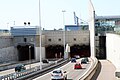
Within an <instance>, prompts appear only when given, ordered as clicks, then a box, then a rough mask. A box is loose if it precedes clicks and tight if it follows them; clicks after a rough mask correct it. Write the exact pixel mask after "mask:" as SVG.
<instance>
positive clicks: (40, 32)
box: [39, 0, 42, 70]
mask: <svg viewBox="0 0 120 80" xmlns="http://www.w3.org/2000/svg"><path fill="white" fill-rule="evenodd" d="M39 34H40V70H41V69H42V56H41V53H42V51H41V37H42V30H41V9H40V0H39Z"/></svg>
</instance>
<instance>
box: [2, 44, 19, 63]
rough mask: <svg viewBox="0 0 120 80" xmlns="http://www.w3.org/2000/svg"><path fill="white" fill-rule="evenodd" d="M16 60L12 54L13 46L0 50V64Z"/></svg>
mask: <svg viewBox="0 0 120 80" xmlns="http://www.w3.org/2000/svg"><path fill="white" fill-rule="evenodd" d="M16 60H17V54H16V53H15V52H14V47H13V46H11V47H7V48H2V49H0V63H1V62H8V61H16Z"/></svg>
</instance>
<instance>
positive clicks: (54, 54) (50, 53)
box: [46, 45, 64, 58]
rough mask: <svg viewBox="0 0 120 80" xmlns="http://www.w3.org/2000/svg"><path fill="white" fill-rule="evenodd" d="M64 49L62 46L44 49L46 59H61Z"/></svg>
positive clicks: (51, 46) (50, 46) (49, 46)
mask: <svg viewBox="0 0 120 80" xmlns="http://www.w3.org/2000/svg"><path fill="white" fill-rule="evenodd" d="M63 56H64V47H63V46H62V45H48V46H47V47H46V58H63Z"/></svg>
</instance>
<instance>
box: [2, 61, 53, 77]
mask: <svg viewBox="0 0 120 80" xmlns="http://www.w3.org/2000/svg"><path fill="white" fill-rule="evenodd" d="M52 62H53V61H51V62H50V63H52ZM39 65H40V63H39V62H38V63H33V64H29V65H25V67H26V69H30V66H31V68H32V67H35V66H39ZM47 65H48V64H47V63H43V64H42V66H43V67H44V66H47ZM14 72H15V69H9V70H4V71H0V76H4V75H7V74H11V73H14Z"/></svg>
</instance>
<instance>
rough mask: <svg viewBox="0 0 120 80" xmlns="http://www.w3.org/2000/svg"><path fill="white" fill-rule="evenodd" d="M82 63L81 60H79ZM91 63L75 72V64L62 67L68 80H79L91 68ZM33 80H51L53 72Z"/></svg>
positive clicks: (83, 65)
mask: <svg viewBox="0 0 120 80" xmlns="http://www.w3.org/2000/svg"><path fill="white" fill-rule="evenodd" d="M78 62H80V59H79V60H78ZM90 62H91V61H90ZM90 62H89V63H88V64H82V67H83V69H77V70H74V64H75V63H71V62H69V63H68V64H66V65H64V66H62V67H60V68H61V69H62V70H63V71H67V79H68V80H79V78H80V76H81V75H82V74H83V73H84V72H85V71H86V70H87V69H88V68H89V67H90ZM33 80H51V72H49V73H47V74H45V75H43V76H40V77H37V78H35V79H33Z"/></svg>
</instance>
